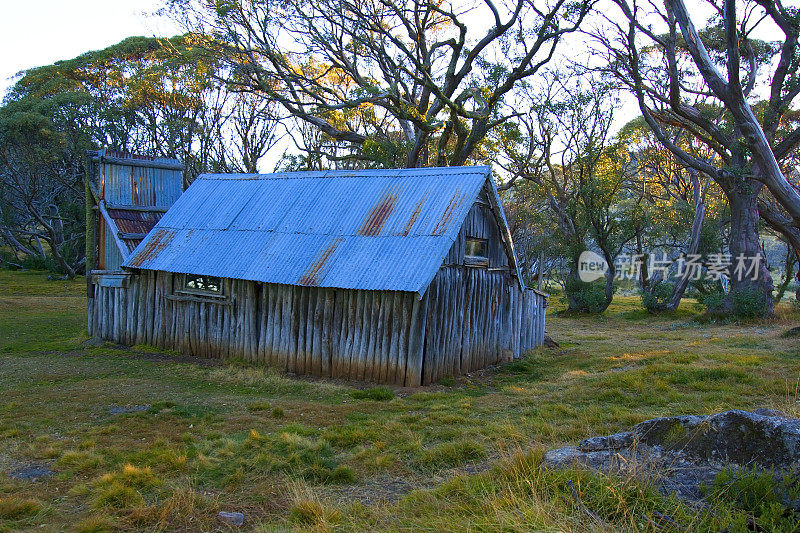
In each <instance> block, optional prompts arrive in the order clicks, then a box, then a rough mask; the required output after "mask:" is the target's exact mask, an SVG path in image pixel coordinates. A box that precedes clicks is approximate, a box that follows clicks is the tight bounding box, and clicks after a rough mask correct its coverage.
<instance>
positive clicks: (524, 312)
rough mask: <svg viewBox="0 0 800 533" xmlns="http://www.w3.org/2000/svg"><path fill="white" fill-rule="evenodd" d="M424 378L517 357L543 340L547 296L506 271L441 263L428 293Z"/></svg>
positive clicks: (433, 379)
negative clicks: (521, 288)
mask: <svg viewBox="0 0 800 533" xmlns="http://www.w3.org/2000/svg"><path fill="white" fill-rule="evenodd" d="M426 298H427V299H428V317H427V322H426V332H425V341H426V346H425V365H424V368H423V383H424V384H428V383H434V382H436V381H438V380H440V379H441V378H443V377H444V376H447V375H451V376H458V375H461V374H466V373H468V372H472V371H475V370H479V369H482V368H486V367H488V366H490V365H495V364H498V363H502V362H505V361H511V360H512V359H515V358H518V357H519V356H520V355H522V354H524V353H525V352H527V351H528V350H530V349H531V348H534V347H535V346H538V345H540V344H542V342H543V340H544V318H545V312H546V309H545V306H546V298H545V297H544V296H543V295H541V294H538V293H536V292H535V291H532V290H525V291H524V292H523V291H522V290H520V287H519V284H518V283H517V281H516V279H515V278H514V277H513V276H511V274H510V273H509V272H508V271H492V270H487V269H482V268H469V267H444V268H442V269H441V270H440V271H439V273H438V274H437V275H436V277H435V278H434V280H433V282H432V283H431V286H430V288H429V289H428V292H427V293H426Z"/></svg>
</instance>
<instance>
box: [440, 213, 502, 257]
mask: <svg viewBox="0 0 800 533" xmlns="http://www.w3.org/2000/svg"><path fill="white" fill-rule="evenodd" d="M467 237H475V238H478V239H486V240H487V241H488V242H487V246H488V249H487V254H488V257H489V268H490V269H508V268H509V266H508V255H507V254H506V250H505V249H504V248H503V240H502V238H501V237H500V227H499V226H498V224H497V222H496V221H495V220H494V215H493V214H492V210H491V209H490V208H489V205H488V204H484V203H481V202H476V203H475V204H474V205H473V206H472V208H471V209H470V211H469V214H468V215H467V218H466V219H465V220H464V224H463V225H462V226H461V231H459V232H458V237H456V240H455V242H454V243H453V246H451V247H450V251H449V252H448V254H447V257H445V260H444V264H445V265H463V264H464V250H465V244H466V241H467Z"/></svg>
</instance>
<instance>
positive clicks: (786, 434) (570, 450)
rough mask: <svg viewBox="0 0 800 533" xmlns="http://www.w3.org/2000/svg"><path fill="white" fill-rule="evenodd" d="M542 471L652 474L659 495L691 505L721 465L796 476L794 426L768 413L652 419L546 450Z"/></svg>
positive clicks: (799, 439) (798, 447)
mask: <svg viewBox="0 0 800 533" xmlns="http://www.w3.org/2000/svg"><path fill="white" fill-rule="evenodd" d="M544 465H545V466H549V467H553V468H559V467H565V466H573V465H578V466H585V467H589V468H592V469H596V470H599V471H602V472H611V473H613V472H623V471H632V470H636V471H638V472H639V473H641V472H642V471H646V472H653V473H657V477H658V478H659V482H660V484H661V486H662V488H663V489H664V490H665V491H668V492H676V493H677V494H678V495H679V496H681V497H684V498H687V499H696V498H697V497H698V496H699V487H700V484H701V483H709V482H711V481H713V479H714V477H715V476H716V474H717V473H718V472H719V471H720V470H722V468H723V467H724V466H726V465H734V466H741V467H745V466H747V467H753V466H754V467H758V468H764V469H771V470H774V471H779V472H790V473H796V472H798V471H800V420H798V419H795V418H789V417H787V416H786V415H785V414H783V413H781V412H779V411H775V410H771V409H759V410H756V411H754V412H748V411H739V410H732V411H725V412H723V413H718V414H715V415H710V416H671V417H663V418H655V419H652V420H646V421H644V422H642V423H640V424H637V425H636V426H634V427H633V428H631V430H630V431H626V432H622V433H615V434H613V435H608V436H605V437H591V438H588V439H585V440H583V441H581V442H580V443H579V444H578V445H577V446H568V447H566V448H559V449H556V450H551V451H549V452H548V453H547V454H545V457H544Z"/></svg>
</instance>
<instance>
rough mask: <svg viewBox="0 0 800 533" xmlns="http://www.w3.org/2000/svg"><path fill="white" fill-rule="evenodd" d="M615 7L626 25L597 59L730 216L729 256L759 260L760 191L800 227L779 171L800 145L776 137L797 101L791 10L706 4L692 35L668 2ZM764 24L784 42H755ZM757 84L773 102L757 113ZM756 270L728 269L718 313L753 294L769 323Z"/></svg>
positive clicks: (799, 84)
mask: <svg viewBox="0 0 800 533" xmlns="http://www.w3.org/2000/svg"><path fill="white" fill-rule="evenodd" d="M614 3H615V4H616V5H617V6H618V7H619V8H620V11H621V14H622V15H623V17H624V20H625V21H626V23H618V22H615V21H613V20H612V18H611V17H608V18H606V22H607V24H606V25H604V26H603V28H602V29H601V30H598V31H596V32H593V35H594V37H595V39H596V40H597V42H599V43H601V45H602V47H601V48H600V49H599V51H598V52H599V53H600V54H601V55H602V56H603V59H604V63H605V67H604V68H605V70H606V71H607V72H609V73H611V74H613V75H614V76H615V77H616V78H617V79H619V80H621V81H622V82H623V83H625V84H626V85H627V86H628V87H629V88H630V90H631V91H632V93H633V94H634V95H635V96H636V100H637V102H638V104H639V107H640V110H641V112H642V115H643V117H644V119H645V120H646V121H647V124H648V125H649V126H650V128H651V129H652V130H653V133H654V134H655V135H656V137H657V138H658V140H659V141H660V142H661V143H662V144H663V145H664V146H665V147H666V148H668V149H669V150H670V151H671V152H672V153H673V154H674V155H675V156H676V157H677V158H678V159H679V160H680V161H681V162H682V164H684V165H686V166H687V167H690V168H693V169H695V170H696V171H697V172H702V173H705V174H706V175H708V176H710V177H712V178H713V179H714V180H715V181H716V182H717V183H718V184H719V186H720V187H721V188H722V190H723V192H724V194H725V196H726V198H727V200H728V203H729V205H730V210H731V223H730V229H729V231H730V235H731V237H730V239H729V242H730V253H731V255H732V256H733V257H734V258H737V257H740V256H741V257H749V258H756V257H758V258H763V254H762V251H761V248H760V243H759V237H758V230H759V225H758V221H759V205H758V199H759V195H760V194H761V193H762V188H763V187H764V186H766V188H767V189H768V191H769V193H770V194H771V195H772V196H773V198H774V199H775V200H776V202H777V204H778V205H780V206H781V208H782V209H784V210H785V212H786V213H787V214H788V216H789V217H790V219H789V223H790V224H791V225H792V226H794V227H796V226H797V225H798V222H800V194H799V193H798V190H797V188H796V187H795V186H793V185H792V184H791V183H790V182H789V181H788V180H787V179H786V177H785V175H784V173H783V171H782V169H781V164H780V162H781V161H782V160H783V159H784V158H785V157H786V156H787V154H788V153H790V152H791V151H793V150H794V149H795V148H796V146H797V145H798V143H800V128H795V129H793V130H791V131H784V130H782V129H781V124H782V121H783V117H784V116H785V115H786V114H787V113H789V112H790V111H791V105H792V103H793V101H794V99H795V98H796V96H797V95H798V93H800V78H799V77H798V76H797V75H796V73H797V70H798V64H799V63H800V56H798V54H797V45H798V30H799V29H800V19H798V16H797V12H796V10H795V9H794V8H787V7H784V6H783V4H782V2H780V1H778V2H773V1H771V0H754V1H748V2H736V1H734V0H726V1H724V2H719V1H708V2H706V5H708V6H710V8H712V9H713V10H714V13H715V16H714V17H713V18H712V20H711V21H710V23H709V24H708V25H707V26H706V27H705V28H703V29H702V30H701V31H698V30H697V29H696V27H695V25H694V23H693V21H692V19H691V17H690V16H689V12H688V9H687V7H686V5H685V4H684V2H683V1H682V0H665V2H664V6H663V8H659V7H658V6H657V5H656V4H655V3H649V4H647V6H645V5H643V4H640V3H635V2H634V3H631V2H629V1H628V0H614ZM648 8H649V9H648ZM765 21H769V22H770V23H772V24H774V26H775V28H777V29H778V30H779V31H780V32H782V33H783V41H782V42H779V43H777V44H776V45H773V44H770V43H764V42H762V41H758V40H757V39H755V38H754V37H753V32H754V30H755V29H756V28H757V27H758V26H759V25H763V24H765ZM679 31H680V33H679ZM742 60H744V62H743V61H742ZM768 68H771V72H770V74H769V75H768V76H767V75H766V74H765V71H766V70H767V69H768ZM759 80H763V81H767V83H768V92H769V96H768V97H767V99H766V100H765V101H764V102H763V104H762V105H761V107H762V109H761V112H758V108H757V106H754V104H753V101H754V98H755V96H756V95H755V93H754V92H753V90H754V88H755V87H756V86H757V84H758V82H759ZM665 125H669V126H671V127H676V128H680V129H682V130H683V131H684V132H685V134H686V135H688V136H691V137H693V138H694V139H696V140H697V141H699V142H701V143H703V144H704V145H705V148H706V150H704V153H708V154H710V155H707V156H706V155H700V154H697V153H691V152H688V151H686V150H684V149H683V148H682V147H681V146H679V145H677V144H676V143H675V142H673V141H672V140H671V139H670V138H669V136H668V135H667V134H666V133H665V131H664V127H665ZM785 230H787V231H793V229H791V228H788V227H787V228H785ZM755 266H756V267H757V269H756V273H755V276H754V279H753V278H751V277H748V276H739V275H736V274H735V272H734V270H733V266H731V268H730V270H729V274H730V277H731V280H732V287H733V288H732V291H731V294H730V295H729V297H728V298H726V299H725V300H724V302H723V303H722V305H721V307H720V308H719V309H718V310H717V311H718V312H731V311H732V306H733V302H734V300H735V295H736V293H752V296H753V298H760V299H762V300H763V303H764V305H763V310H762V311H763V313H764V314H771V313H772V297H771V294H772V278H771V277H770V275H769V272H768V271H767V268H766V265H765V263H764V261H763V260H762V261H760V264H758V265H755Z"/></svg>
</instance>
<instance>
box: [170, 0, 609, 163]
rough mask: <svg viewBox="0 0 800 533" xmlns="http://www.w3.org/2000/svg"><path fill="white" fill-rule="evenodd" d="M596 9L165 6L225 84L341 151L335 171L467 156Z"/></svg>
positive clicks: (235, 2) (411, 3) (190, 2)
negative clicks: (275, 107) (213, 59)
mask: <svg viewBox="0 0 800 533" xmlns="http://www.w3.org/2000/svg"><path fill="white" fill-rule="evenodd" d="M593 3H594V1H593V0H590V1H586V0H584V1H580V2H572V1H567V0H551V1H549V2H547V3H545V2H533V1H530V0H507V2H505V3H503V4H499V3H496V2H494V1H492V0H482V1H475V2H472V3H469V4H462V5H460V6H459V7H458V8H456V7H453V6H450V5H448V4H446V3H444V2H442V1H427V0H399V1H395V0H320V1H317V2H304V1H300V0H285V1H281V2H276V1H256V0H225V1H223V2H220V1H218V0H172V1H171V4H172V7H173V8H174V10H175V11H174V12H175V13H176V14H177V16H178V17H180V18H181V20H183V21H184V23H185V24H186V25H187V27H188V28H190V29H191V30H192V31H193V32H194V35H195V36H196V37H197V39H198V40H199V39H203V38H205V39H206V46H207V47H208V48H209V49H213V50H216V53H217V54H219V56H220V57H224V58H226V60H227V61H228V62H229V65H230V66H229V70H230V72H231V76H230V77H229V78H227V79H226V81H227V82H228V83H234V84H238V85H240V86H241V88H242V90H248V91H253V92H254V93H257V94H260V95H263V96H264V97H265V98H268V99H271V100H275V101H277V102H280V104H281V105H282V106H283V107H284V109H285V110H286V111H287V112H288V113H289V114H290V115H291V116H292V117H295V118H296V119H298V120H300V121H303V122H306V123H308V124H311V125H313V126H314V127H316V128H318V129H319V130H320V131H321V132H323V133H324V134H325V136H327V138H329V139H331V140H333V141H335V142H336V147H337V148H338V147H341V146H345V147H346V153H344V154H342V153H338V150H337V151H334V153H331V154H330V157H328V159H329V160H330V161H331V163H332V164H340V163H342V162H346V161H352V160H358V161H360V162H361V163H360V164H362V165H380V166H405V167H417V166H427V165H462V164H464V163H466V162H467V161H470V160H472V158H473V157H476V154H477V153H478V152H480V150H481V146H482V144H483V143H484V141H485V138H486V135H487V133H488V132H489V131H491V130H492V129H493V128H494V127H496V126H497V125H499V124H502V123H503V122H504V121H505V120H507V119H508V117H509V116H511V115H513V114H514V111H513V110H511V109H509V108H508V107H507V106H505V105H504V100H505V99H506V98H507V97H508V95H509V94H510V93H511V92H512V91H513V90H514V88H515V87H516V86H518V84H519V83H520V82H521V81H523V80H525V79H527V78H529V77H531V76H533V75H535V74H537V73H538V72H539V71H540V70H541V69H542V67H543V66H544V65H546V64H547V63H548V62H549V61H550V59H551V58H552V57H553V55H554V53H555V50H556V47H557V45H558V44H559V43H560V42H561V40H562V38H563V37H564V36H565V35H566V34H569V33H572V32H575V31H576V30H577V28H578V26H579V24H580V23H581V22H582V21H583V19H584V18H585V16H586V15H587V13H588V12H589V10H590V8H591V6H592V4H593ZM487 26H488V27H487ZM478 28H483V29H480V30H479V29H478Z"/></svg>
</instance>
